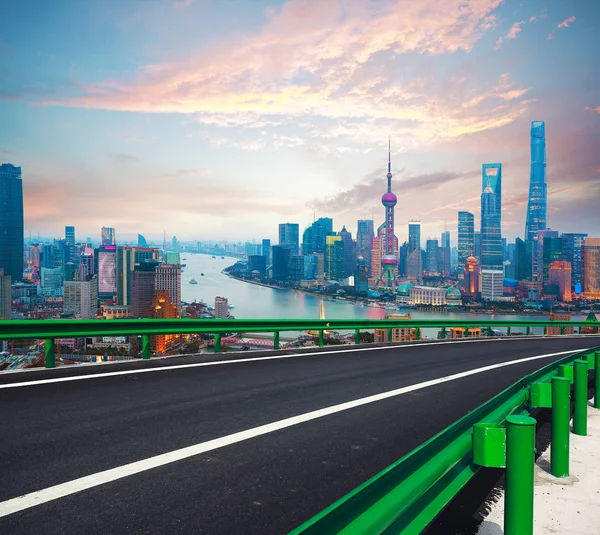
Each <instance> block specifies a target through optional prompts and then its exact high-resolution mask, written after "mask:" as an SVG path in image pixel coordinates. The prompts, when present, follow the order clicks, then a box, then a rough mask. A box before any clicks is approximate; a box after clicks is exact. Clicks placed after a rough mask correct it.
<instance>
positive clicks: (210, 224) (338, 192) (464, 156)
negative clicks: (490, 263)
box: [0, 0, 600, 245]
mask: <svg viewBox="0 0 600 535" xmlns="http://www.w3.org/2000/svg"><path fill="white" fill-rule="evenodd" d="M0 17H1V20H2V32H1V33H0V73H1V76H0V125H1V127H0V163H4V162H9V163H12V164H14V165H20V166H21V167H22V168H23V185H24V195H25V229H26V234H28V233H29V232H31V233H32V234H37V233H38V232H40V233H41V235H42V236H62V235H63V234H64V226H65V225H70V224H72V225H75V226H76V230H77V233H76V237H77V238H78V239H83V238H84V237H86V236H92V237H94V238H96V239H98V238H99V236H100V227H101V226H103V225H104V226H112V227H116V229H117V240H119V239H122V240H129V239H135V237H136V236H137V233H138V232H140V233H142V234H144V235H146V237H147V238H149V239H155V240H160V241H162V235H163V230H166V232H167V235H168V236H172V235H173V234H176V235H177V237H178V238H179V239H180V240H193V239H200V240H202V239H211V238H212V239H217V238H224V239H229V240H247V239H261V238H272V239H275V237H276V234H277V224H278V223H280V222H286V221H290V222H297V223H299V224H300V228H301V231H302V229H304V227H305V226H306V225H307V224H309V223H310V222H311V221H312V219H313V213H316V216H317V217H320V216H330V217H333V218H334V227H335V229H336V230H340V229H341V227H342V225H346V226H347V227H348V230H350V231H351V232H352V233H353V234H355V233H356V220H357V219H358V218H363V217H369V218H370V217H371V215H373V216H374V218H375V222H376V225H379V224H380V223H381V222H382V218H383V207H382V206H381V202H380V199H381V194H382V193H383V192H384V191H385V187H386V179H385V173H386V169H385V168H386V163H387V143H388V135H390V136H391V138H392V170H393V173H394V179H393V189H394V191H395V192H396V194H397V195H398V199H399V200H398V205H397V207H396V222H397V223H396V225H397V234H398V236H399V238H400V240H401V241H403V240H404V239H406V234H407V222H408V220H409V219H420V220H421V221H422V225H423V229H422V236H423V239H424V238H426V237H427V236H438V237H439V234H440V232H441V231H442V230H444V227H445V225H447V228H448V229H449V230H450V231H451V232H452V242H453V245H454V244H455V243H456V227H457V223H456V218H457V211H458V210H463V209H464V210H471V211H473V212H475V217H476V228H478V226H479V224H478V218H479V203H480V200H479V196H480V193H481V164H483V163H486V162H501V163H502V164H503V180H504V183H503V215H502V217H503V221H502V227H503V229H502V230H503V235H505V236H507V237H508V238H509V240H512V239H514V238H515V237H516V236H521V237H522V236H523V233H524V226H525V208H526V201H527V192H528V184H529V126H530V122H531V121H533V120H543V121H545V122H546V136H547V153H548V157H547V161H548V175H547V177H548V191H549V194H548V225H549V226H550V227H551V228H553V229H555V230H559V231H563V232H582V231H583V232H588V233H589V234H590V235H592V236H594V235H595V236H600V68H599V67H598V65H599V59H598V50H600V37H599V36H600V2H598V1H597V0H589V1H584V0H580V1H577V2H568V1H565V0H543V1H537V0H531V1H529V0H528V1H524V0H520V1H512V0H505V1H500V0H394V1H392V0H371V1H369V0H291V1H289V2H277V1H273V0H271V1H268V2H265V1H263V0H219V1H216V0H210V1H209V0H195V1H194V0H141V1H136V0H123V1H118V0H94V1H92V0H52V1H48V0H38V1H32V0H0Z"/></svg>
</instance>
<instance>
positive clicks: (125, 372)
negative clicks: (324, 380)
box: [0, 338, 583, 390]
mask: <svg viewBox="0 0 600 535" xmlns="http://www.w3.org/2000/svg"><path fill="white" fill-rule="evenodd" d="M501 340H502V338H490V339H488V340H478V339H471V340H454V341H444V342H426V343H419V344H407V345H401V346H382V347H361V348H355V349H342V350H337V351H315V352H312V353H292V354H288V355H272V356H269V357H251V358H246V359H235V360H216V361H213V362H196V363H193V364H175V365H173V366H168V365H167V366H160V367H157V368H140V369H135V370H122V371H118V372H103V373H91V374H88V375H76V376H71V377H55V378H53V379H37V380H35V381H22V382H19V383H7V384H0V390H2V389H5V388H22V387H26V386H37V385H47V384H52V383H67V382H70V381H88V380H91V379H102V378H105V377H116V376H119V375H133V374H136V373H151V372H168V371H171V370H182V369H185V368H199V367H203V366H221V365H223V364H240V363H244V362H259V361H267V360H280V359H293V358H298V357H314V356H319V355H335V354H344V353H354V352H359V351H381V350H386V349H403V348H409V347H429V346H438V345H444V344H469V343H482V342H497V341H501ZM573 351H583V350H580V349H577V350H575V349H574V350H573Z"/></svg>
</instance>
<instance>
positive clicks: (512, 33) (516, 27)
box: [494, 17, 536, 50]
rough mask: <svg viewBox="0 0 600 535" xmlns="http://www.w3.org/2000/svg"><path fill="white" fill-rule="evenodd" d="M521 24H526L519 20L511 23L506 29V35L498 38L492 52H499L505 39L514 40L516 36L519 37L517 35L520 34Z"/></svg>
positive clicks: (524, 21)
mask: <svg viewBox="0 0 600 535" xmlns="http://www.w3.org/2000/svg"><path fill="white" fill-rule="evenodd" d="M534 20H536V19H535V17H531V18H530V19H529V22H533V21H534ZM523 24H527V21H526V20H520V21H518V22H515V23H513V25H512V26H511V27H510V28H509V29H508V32H507V33H506V35H505V36H504V37H499V38H498V40H497V41H496V46H495V47H494V50H499V49H500V46H501V45H502V43H503V42H504V40H505V39H516V38H517V35H519V33H521V30H522V28H521V26H523Z"/></svg>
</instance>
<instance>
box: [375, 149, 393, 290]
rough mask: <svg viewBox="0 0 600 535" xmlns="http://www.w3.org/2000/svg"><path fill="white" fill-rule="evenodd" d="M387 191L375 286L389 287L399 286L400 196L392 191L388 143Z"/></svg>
mask: <svg viewBox="0 0 600 535" xmlns="http://www.w3.org/2000/svg"><path fill="white" fill-rule="evenodd" d="M386 178H387V191H386V192H385V193H384V194H383V196H382V197H381V204H383V206H384V208H385V235H384V237H383V238H384V246H383V254H382V256H381V259H380V262H381V273H380V274H379V277H377V281H376V282H375V286H378V285H379V284H383V286H385V287H387V288H396V287H397V286H398V238H396V236H394V207H395V206H396V204H397V203H398V198H397V197H396V195H395V194H394V193H392V148H391V142H390V143H389V145H388V172H387V175H386Z"/></svg>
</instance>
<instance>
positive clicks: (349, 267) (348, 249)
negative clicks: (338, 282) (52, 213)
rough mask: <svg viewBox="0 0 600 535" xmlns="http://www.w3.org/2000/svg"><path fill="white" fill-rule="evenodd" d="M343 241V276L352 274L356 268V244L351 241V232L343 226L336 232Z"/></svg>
mask: <svg viewBox="0 0 600 535" xmlns="http://www.w3.org/2000/svg"><path fill="white" fill-rule="evenodd" d="M338 236H340V237H341V238H342V242H343V243H344V277H351V276H352V275H354V270H355V269H356V244H355V243H354V242H353V241H352V233H351V232H348V231H347V230H346V227H345V226H344V227H343V228H342V230H340V232H339V233H338Z"/></svg>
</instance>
